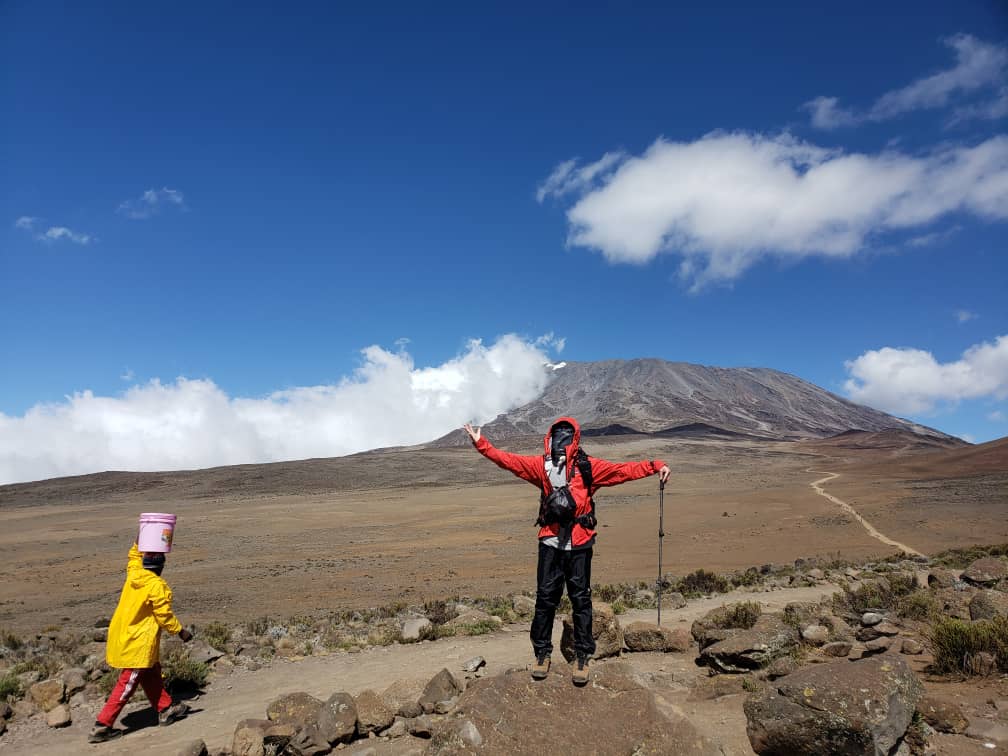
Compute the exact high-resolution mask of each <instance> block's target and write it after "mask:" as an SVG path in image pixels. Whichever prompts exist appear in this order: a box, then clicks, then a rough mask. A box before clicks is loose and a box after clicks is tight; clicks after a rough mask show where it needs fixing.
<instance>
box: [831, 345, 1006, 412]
mask: <svg viewBox="0 0 1008 756" xmlns="http://www.w3.org/2000/svg"><path fill="white" fill-rule="evenodd" d="M846 366H847V372H848V373H849V374H850V376H851V377H850V378H849V379H848V380H847V382H846V383H845V384H844V389H845V390H846V391H847V394H848V395H849V396H850V397H851V399H853V400H854V401H856V402H860V403H862V404H867V405H870V406H872V407H877V408H878V409H881V410H885V411H887V412H892V413H897V414H919V413H922V412H930V411H932V410H934V409H935V407H937V406H938V405H939V404H941V403H946V402H958V401H960V400H964V399H978V398H981V397H993V398H996V399H1005V398H1006V397H1008V335H1005V336H998V337H997V338H996V339H995V340H994V342H993V343H987V342H983V343H981V344H976V345H974V346H971V347H970V348H969V349H967V350H966V351H965V352H963V355H962V357H961V358H960V359H958V360H956V361H955V362H945V363H941V362H938V360H936V359H935V358H934V356H933V355H932V354H931V353H930V352H925V351H923V350H921V349H910V348H899V349H896V348H893V347H885V348H883V349H877V350H872V351H868V352H865V353H864V354H862V355H861V356H860V357H858V358H857V359H855V360H851V361H849V362H847V363H846Z"/></svg>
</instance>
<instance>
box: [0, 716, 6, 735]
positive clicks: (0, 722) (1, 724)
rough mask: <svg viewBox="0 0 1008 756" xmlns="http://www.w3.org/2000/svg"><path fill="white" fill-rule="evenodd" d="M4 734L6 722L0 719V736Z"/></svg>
mask: <svg viewBox="0 0 1008 756" xmlns="http://www.w3.org/2000/svg"><path fill="white" fill-rule="evenodd" d="M5 732H7V720H6V719H0V735H3V734H4V733H5Z"/></svg>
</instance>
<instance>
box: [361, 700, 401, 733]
mask: <svg viewBox="0 0 1008 756" xmlns="http://www.w3.org/2000/svg"><path fill="white" fill-rule="evenodd" d="M354 704H355V705H356V706H357V731H358V732H359V733H360V734H361V735H362V736H366V735H368V733H372V732H381V731H382V730H384V729H385V728H386V727H388V726H390V725H391V724H392V722H393V720H395V715H396V710H395V709H393V708H392V707H391V706H389V705H388V704H387V703H385V701H383V700H382V698H381V696H379V695H378V694H377V693H375V692H374V691H373V690H364V691H361V692H360V693H359V694H357V695H356V696H355V697H354Z"/></svg>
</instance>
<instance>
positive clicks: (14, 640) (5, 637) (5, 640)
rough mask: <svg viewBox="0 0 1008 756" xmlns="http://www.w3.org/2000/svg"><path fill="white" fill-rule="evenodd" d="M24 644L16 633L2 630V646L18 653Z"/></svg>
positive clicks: (0, 634) (0, 635)
mask: <svg viewBox="0 0 1008 756" xmlns="http://www.w3.org/2000/svg"><path fill="white" fill-rule="evenodd" d="M23 645H24V644H23V643H22V642H21V639H20V638H19V637H18V636H16V635H14V633H12V632H9V631H7V630H0V646H6V647H7V648H9V649H10V650H11V651H17V650H18V649H19V648H21V646H23Z"/></svg>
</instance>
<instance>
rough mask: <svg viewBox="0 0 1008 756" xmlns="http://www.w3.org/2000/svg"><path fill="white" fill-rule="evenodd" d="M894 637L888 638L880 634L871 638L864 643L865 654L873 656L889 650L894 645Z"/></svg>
mask: <svg viewBox="0 0 1008 756" xmlns="http://www.w3.org/2000/svg"><path fill="white" fill-rule="evenodd" d="M892 643H893V641H892V638H887V637H885V636H880V637H878V638H875V639H874V640H870V641H868V642H867V643H865V644H864V647H865V653H864V655H865V656H871V655H872V654H881V653H883V652H885V651H888V650H889V649H890V648H891V647H892Z"/></svg>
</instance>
